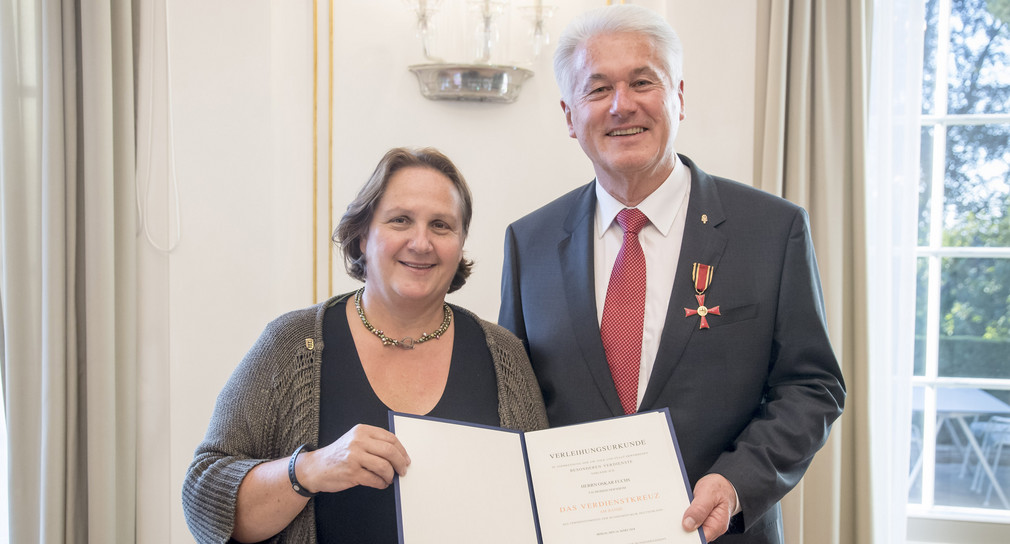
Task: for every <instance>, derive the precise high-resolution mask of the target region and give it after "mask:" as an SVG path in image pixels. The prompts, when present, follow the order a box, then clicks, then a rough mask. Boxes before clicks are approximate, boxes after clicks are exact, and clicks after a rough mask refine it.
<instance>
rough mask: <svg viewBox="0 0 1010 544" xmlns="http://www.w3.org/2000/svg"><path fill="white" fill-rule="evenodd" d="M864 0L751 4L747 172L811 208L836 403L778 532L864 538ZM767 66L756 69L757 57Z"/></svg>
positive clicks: (806, 540) (813, 538)
mask: <svg viewBox="0 0 1010 544" xmlns="http://www.w3.org/2000/svg"><path fill="white" fill-rule="evenodd" d="M869 2H870V0H852V1H846V2H837V1H832V0H763V1H761V2H760V3H759V4H758V6H759V7H758V14H759V15H758V63H757V66H758V89H757V95H758V96H757V100H758V102H757V104H758V107H757V119H756V123H755V125H756V128H755V131H756V144H755V145H756V149H755V157H756V161H755V162H756V164H755V179H756V180H758V182H757V184H758V186H759V187H760V188H762V189H764V190H766V191H769V192H771V193H774V194H778V195H780V196H783V197H785V198H787V199H789V200H791V201H793V202H795V203H797V204H800V205H802V206H803V207H805V208H806V209H807V211H808V212H809V213H810V222H811V229H812V232H813V238H814V245H815V247H816V251H817V258H818V264H819V268H820V273H821V283H822V287H823V289H824V298H825V305H826V308H827V314H828V316H827V321H828V328H829V333H830V335H831V340H832V345H833V347H834V349H835V353H836V354H837V355H838V358H839V362H840V363H841V365H842V371H843V373H844V375H845V379H846V385H847V388H848V396H847V398H846V406H845V413H844V414H843V415H842V417H841V419H840V420H839V421H838V422H836V423H835V426H834V427H833V429H832V433H831V437H830V438H829V440H828V442H827V444H826V445H825V446H824V448H823V449H822V450H821V451H820V452H818V454H817V456H816V457H815V458H814V461H813V463H812V464H811V466H810V468H809V470H808V471H807V473H806V476H805V477H804V479H803V480H802V481H801V482H800V484H799V485H798V486H797V487H796V489H795V490H794V491H793V492H791V493H790V494H789V495H788V496H787V497H786V499H785V500H784V501H783V518H784V521H785V530H786V542H789V543H790V544H793V543H797V544H822V543H826V544H830V543H838V542H846V543H847V542H860V543H862V542H869V540H866V539H865V538H864V537H863V536H862V535H863V529H862V527H863V524H862V522H861V521H860V520H861V519H862V518H864V517H865V514H866V509H867V508H868V506H867V505H866V504H865V501H862V500H860V499H858V498H857V496H856V488H857V486H858V487H860V488H861V487H862V486H859V482H857V480H856V478H855V474H858V471H857V470H856V469H855V465H856V464H858V462H859V453H860V448H861V447H863V448H865V447H866V431H865V429H866V426H867V420H868V418H869V416H868V413H867V411H866V406H867V402H868V397H867V391H866V387H865V384H866V376H865V373H866V371H867V364H868V363H867V357H866V335H867V319H866V317H867V315H868V313H867V306H866V304H865V303H864V302H863V301H864V300H865V298H864V297H865V293H866V276H865V267H864V263H865V237H864V233H865V230H864V224H863V218H864V213H865V210H864V206H863V201H864V194H865V190H866V176H865V169H864V157H865V155H864V153H865V151H866V131H867V128H866V125H865V120H866V117H867V113H866V111H867V103H866V101H867V96H866V94H867V93H866V85H867V70H868V68H869V66H868V52H869V49H868V44H869V34H868V33H869V14H868V5H869ZM763 66H767V71H766V72H765V73H762V72H761V67H763Z"/></svg>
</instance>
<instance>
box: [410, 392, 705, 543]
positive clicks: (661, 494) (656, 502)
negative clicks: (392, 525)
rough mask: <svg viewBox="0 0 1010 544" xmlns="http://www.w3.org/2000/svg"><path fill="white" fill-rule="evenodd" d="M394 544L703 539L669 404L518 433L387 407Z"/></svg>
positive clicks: (654, 541)
mask: <svg viewBox="0 0 1010 544" xmlns="http://www.w3.org/2000/svg"><path fill="white" fill-rule="evenodd" d="M390 428H391V429H392V430H393V432H394V433H395V434H396V436H397V437H398V438H399V440H400V442H401V443H402V444H403V446H404V448H406V450H407V454H408V455H409V456H410V459H411V464H410V466H409V467H408V468H407V474H406V475H405V476H403V477H397V478H396V481H395V487H396V506H397V519H398V523H399V529H400V542H401V543H402V544H421V543H440V544H441V543H452V542H483V543H499V542H500V543H503V544H504V543H508V544H514V543H530V544H533V543H543V544H569V543H573V542H578V543H600V544H603V543H607V544H610V543H613V544H646V543H691V544H697V543H704V541H705V540H704V536H703V535H702V533H701V531H700V530H699V531H692V532H686V531H684V529H683V528H682V527H681V519H682V518H683V516H684V511H685V510H686V509H687V507H688V505H689V504H690V502H691V490H690V484H689V483H688V479H687V474H686V472H685V471H684V468H683V465H682V464H681V462H680V451H679V447H678V445H677V440H676V434H675V433H674V430H673V424H672V422H671V421H670V415H669V412H667V411H666V410H665V409H664V410H658V411H652V412H642V413H638V414H633V415H630V416H623V417H616V418H612V419H604V420H599V421H593V422H589V423H582V424H578V425H570V426H566V427H555V428H552V429H544V430H541V431H533V432H528V433H521V432H518V431H511V430H506V429H500V428H496V427H484V426H477V425H472V424H468V423H460V422H454V421H447V420H439V419H432V418H425V417H419V416H412V415H407V414H400V413H391V414H390Z"/></svg>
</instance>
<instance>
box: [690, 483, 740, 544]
mask: <svg viewBox="0 0 1010 544" xmlns="http://www.w3.org/2000/svg"><path fill="white" fill-rule="evenodd" d="M736 506H737V505H736V490H735V489H734V488H733V484H731V483H729V480H727V479H726V478H724V477H723V476H721V475H719V474H707V475H705V476H703V477H702V478H701V479H700V480H698V483H697V484H695V486H694V500H693V501H691V506H688V507H687V510H686V511H685V512H684V520H683V525H684V530H685V531H697V530H698V527H701V528H702V530H703V531H704V532H705V539H706V540H708V541H712V540H715V539H716V538H719V537H720V536H722V534H723V533H725V532H726V530H727V529H729V519H730V518H731V517H732V516H733V512H734V511H736Z"/></svg>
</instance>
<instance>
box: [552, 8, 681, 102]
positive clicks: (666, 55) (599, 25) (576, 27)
mask: <svg viewBox="0 0 1010 544" xmlns="http://www.w3.org/2000/svg"><path fill="white" fill-rule="evenodd" d="M618 33H635V34H641V35H643V36H645V37H646V38H647V39H649V41H651V42H652V44H653V45H654V46H655V47H656V50H657V51H658V52H659V55H660V61H661V62H662V64H663V66H662V68H663V69H664V70H666V73H667V74H668V75H669V76H670V79H671V80H672V82H673V85H674V86H677V85H678V84H680V80H681V78H682V77H683V62H684V61H683V58H684V48H683V47H682V46H681V44H680V38H678V37H677V33H676V32H674V30H673V28H672V27H670V24H669V23H667V22H666V20H665V19H663V17H662V16H660V15H659V14H658V13H656V12H655V11H652V10H650V9H648V8H644V7H642V6H636V5H633V4H618V5H613V6H604V7H601V8H597V9H594V10H590V11H587V12H585V13H583V14H581V15H579V16H578V17H576V18H575V19H573V20H572V21H571V22H570V23H568V26H567V27H565V30H564V32H562V33H561V37H560V38H558V47H557V49H555V50H554V78H555V79H556V80H557V82H558V88H559V89H560V91H561V99H562V100H564V101H565V103H566V104H571V100H572V93H573V92H574V90H575V70H576V68H577V66H575V55H576V52H577V51H578V49H579V47H580V46H582V45H583V44H585V43H586V42H587V41H588V40H589V39H591V38H593V37H596V36H600V35H605V34H618Z"/></svg>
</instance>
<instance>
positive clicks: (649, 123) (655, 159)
mask: <svg viewBox="0 0 1010 544" xmlns="http://www.w3.org/2000/svg"><path fill="white" fill-rule="evenodd" d="M574 59H575V63H576V66H575V79H574V81H575V85H574V89H573V92H572V95H571V96H572V98H571V103H570V104H566V103H565V102H564V101H562V102H561V107H562V109H563V110H564V112H565V117H566V119H567V120H568V134H569V135H570V136H571V137H572V138H576V139H577V140H578V141H579V144H580V145H581V146H582V150H583V151H585V153H586V155H588V156H589V158H590V160H592V161H593V165H594V167H595V169H596V175H597V177H599V178H601V182H602V183H605V184H606V183H608V182H611V183H614V182H616V183H628V182H630V181H632V180H635V179H639V178H646V179H648V178H650V177H652V176H663V179H665V177H666V176H668V175H669V173H670V171H672V169H673V166H674V164H675V163H676V160H675V157H674V154H675V151H674V146H673V141H674V138H676V136H677V128H678V127H679V126H680V121H681V120H683V119H684V85H683V82H677V83H674V82H673V81H672V80H671V79H670V75H669V74H668V73H667V71H666V70H665V69H664V68H663V64H662V61H661V58H660V55H659V54H658V52H657V51H656V49H655V47H653V45H652V44H651V43H650V42H649V40H648V39H647V38H645V37H644V36H641V35H638V34H631V33H621V34H606V35H601V36H596V37H594V38H591V39H590V40H588V41H587V42H586V43H585V44H583V46H582V47H581V48H580V49H579V50H578V51H576V54H575V57H574ZM605 186H606V185H605Z"/></svg>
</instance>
